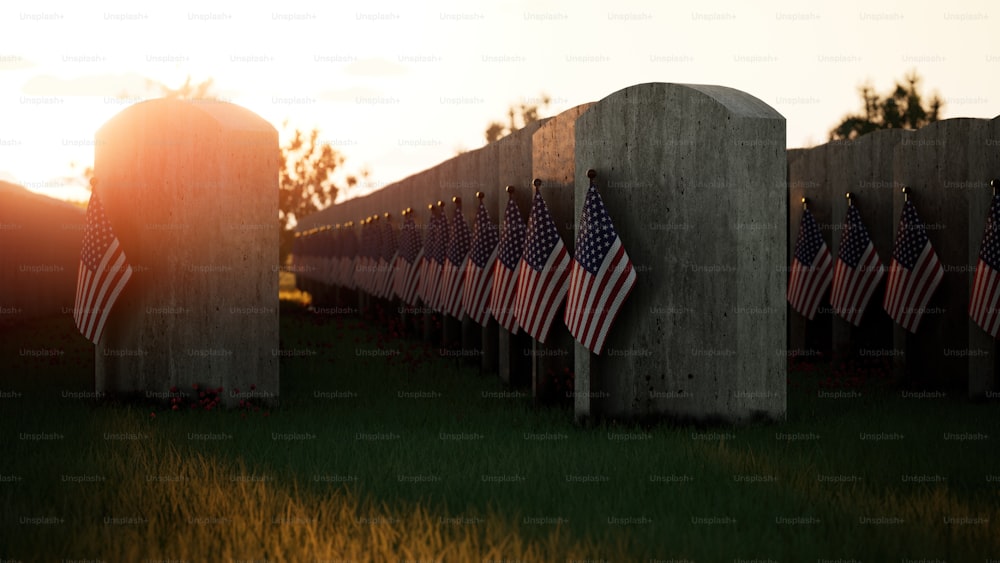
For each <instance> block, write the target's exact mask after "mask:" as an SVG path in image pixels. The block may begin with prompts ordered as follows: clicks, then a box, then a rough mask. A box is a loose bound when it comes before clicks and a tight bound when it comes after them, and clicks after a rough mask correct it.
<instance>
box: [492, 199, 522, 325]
mask: <svg viewBox="0 0 1000 563" xmlns="http://www.w3.org/2000/svg"><path fill="white" fill-rule="evenodd" d="M524 230H525V229H524V220H523V219H521V212H520V211H519V210H518V209H517V204H516V203H514V198H510V199H508V200H507V208H506V209H505V210H504V213H503V234H502V235H501V236H500V249H499V250H498V252H497V261H496V264H494V268H493V289H492V290H490V313H491V314H492V315H493V316H494V317H496V319H497V322H499V323H500V326H502V327H503V328H504V329H505V330H506V331H507V332H510V333H511V334H517V331H518V326H517V318H516V317H515V316H514V301H515V296H516V294H517V275H518V271H519V270H520V263H521V253H522V252H524Z"/></svg>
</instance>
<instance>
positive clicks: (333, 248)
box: [323, 227, 337, 285]
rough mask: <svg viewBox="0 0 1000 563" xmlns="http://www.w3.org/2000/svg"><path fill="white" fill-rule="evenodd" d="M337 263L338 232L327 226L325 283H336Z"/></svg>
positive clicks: (324, 258) (324, 256)
mask: <svg viewBox="0 0 1000 563" xmlns="http://www.w3.org/2000/svg"><path fill="white" fill-rule="evenodd" d="M336 263H337V233H336V231H334V230H333V229H332V228H329V227H327V228H326V229H325V230H324V231H323V283H326V284H328V285H333V284H334V271H335V270H336Z"/></svg>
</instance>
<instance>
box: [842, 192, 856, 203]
mask: <svg viewBox="0 0 1000 563" xmlns="http://www.w3.org/2000/svg"><path fill="white" fill-rule="evenodd" d="M844 196H845V197H846V198H847V207H854V194H853V193H851V192H847V193H846V194H844Z"/></svg>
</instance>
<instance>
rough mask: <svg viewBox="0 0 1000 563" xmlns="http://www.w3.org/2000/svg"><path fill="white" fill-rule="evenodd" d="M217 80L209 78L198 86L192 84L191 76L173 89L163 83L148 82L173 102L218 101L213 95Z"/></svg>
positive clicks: (147, 83)
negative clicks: (213, 87) (213, 86)
mask: <svg viewBox="0 0 1000 563" xmlns="http://www.w3.org/2000/svg"><path fill="white" fill-rule="evenodd" d="M214 82H215V80H214V79H212V78H208V79H206V80H203V81H201V82H199V83H197V84H191V75H190V74H189V75H188V77H187V79H185V80H184V84H181V85H180V87H178V88H171V87H169V86H167V85H166V84H163V83H162V82H156V81H155V80H148V79H147V80H146V85H147V86H156V88H157V89H158V90H159V91H160V94H161V95H162V96H163V97H164V98H168V99H173V100H217V99H218V96H217V95H216V94H214V93H212V85H213V84H214Z"/></svg>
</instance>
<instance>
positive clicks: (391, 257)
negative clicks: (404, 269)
mask: <svg viewBox="0 0 1000 563" xmlns="http://www.w3.org/2000/svg"><path fill="white" fill-rule="evenodd" d="M381 223H382V260H381V261H380V262H379V275H378V287H377V289H378V295H379V297H382V298H385V299H392V281H393V275H392V269H393V267H394V266H395V265H396V256H397V254H398V253H399V243H398V240H397V239H398V237H397V236H396V229H394V228H393V226H392V222H390V221H389V217H386V218H385V219H384V220H383V221H381Z"/></svg>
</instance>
